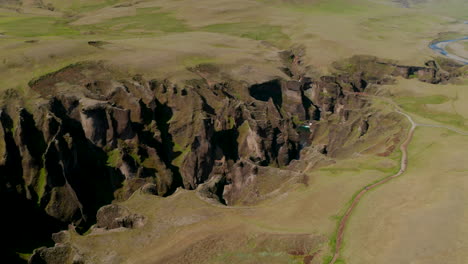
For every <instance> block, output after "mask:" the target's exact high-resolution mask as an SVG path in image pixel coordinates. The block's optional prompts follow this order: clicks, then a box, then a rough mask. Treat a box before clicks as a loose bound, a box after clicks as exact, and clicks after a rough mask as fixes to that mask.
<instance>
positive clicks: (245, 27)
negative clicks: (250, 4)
mask: <svg viewBox="0 0 468 264" xmlns="http://www.w3.org/2000/svg"><path fill="white" fill-rule="evenodd" d="M201 30H203V31H208V32H214V33H222V34H227V35H232V36H236V37H241V38H248V39H254V40H265V41H268V42H271V43H274V44H278V45H280V44H282V43H284V42H287V41H288V40H289V36H288V35H286V34H285V33H283V31H282V28H281V27H280V26H272V25H266V24H258V23H253V22H252V23H224V24H213V25H209V26H205V27H203V28H201Z"/></svg>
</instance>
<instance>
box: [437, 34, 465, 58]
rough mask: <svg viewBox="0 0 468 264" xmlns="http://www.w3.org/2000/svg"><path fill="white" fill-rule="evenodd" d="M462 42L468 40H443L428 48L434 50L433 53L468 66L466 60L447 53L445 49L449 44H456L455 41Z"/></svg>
mask: <svg viewBox="0 0 468 264" xmlns="http://www.w3.org/2000/svg"><path fill="white" fill-rule="evenodd" d="M463 40H468V37H464V38H458V39H450V40H443V41H437V42H434V43H432V44H430V45H429V48H431V49H432V50H434V51H435V52H437V53H439V54H442V55H444V56H446V57H448V58H451V59H453V60H456V61H458V62H461V63H463V64H465V65H468V59H466V58H463V57H460V56H457V55H455V54H453V53H450V52H448V51H447V50H446V49H445V48H446V47H447V45H448V44H449V43H452V42H456V41H463Z"/></svg>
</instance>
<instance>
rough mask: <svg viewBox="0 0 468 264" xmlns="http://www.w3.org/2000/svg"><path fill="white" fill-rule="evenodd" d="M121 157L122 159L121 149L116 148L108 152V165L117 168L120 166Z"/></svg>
mask: <svg viewBox="0 0 468 264" xmlns="http://www.w3.org/2000/svg"><path fill="white" fill-rule="evenodd" d="M120 161H121V159H120V150H119V149H114V150H112V151H109V152H108V153H107V166H110V167H113V168H116V167H118V166H119V163H120Z"/></svg>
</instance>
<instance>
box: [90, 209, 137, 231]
mask: <svg viewBox="0 0 468 264" xmlns="http://www.w3.org/2000/svg"><path fill="white" fill-rule="evenodd" d="M96 218H97V223H96V227H97V228H104V229H107V230H108V229H115V228H119V227H125V228H138V227H142V226H143V225H144V224H145V220H146V219H145V217H144V216H142V215H139V214H132V213H131V212H130V210H128V209H127V208H125V207H123V206H121V205H117V204H111V205H106V206H103V207H101V209H99V210H98V212H97V217H96Z"/></svg>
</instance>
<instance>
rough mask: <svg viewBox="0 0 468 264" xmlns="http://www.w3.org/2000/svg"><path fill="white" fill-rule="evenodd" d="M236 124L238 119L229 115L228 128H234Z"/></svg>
mask: <svg viewBox="0 0 468 264" xmlns="http://www.w3.org/2000/svg"><path fill="white" fill-rule="evenodd" d="M235 125H236V120H234V117H232V116H230V117H228V129H232V128H234V126H235Z"/></svg>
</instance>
